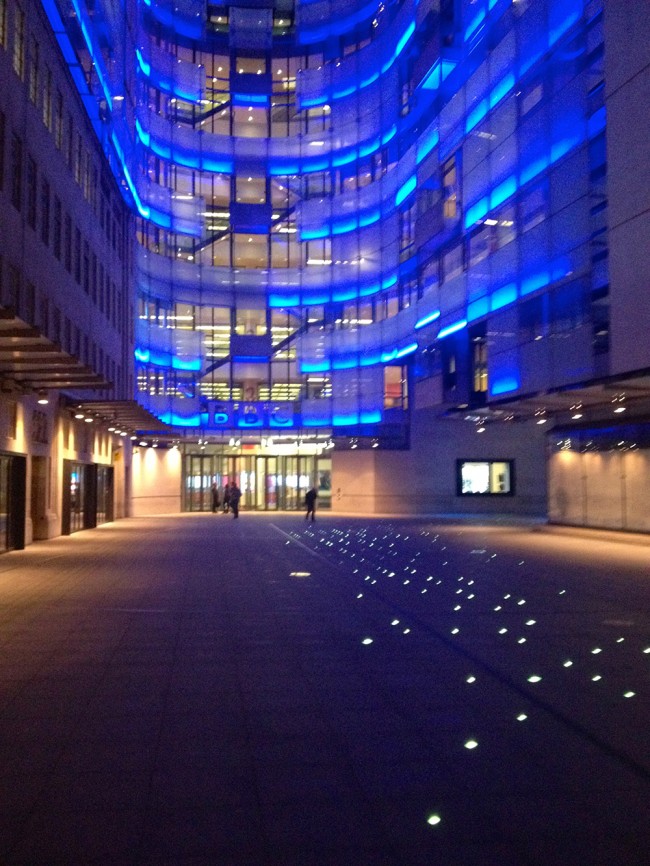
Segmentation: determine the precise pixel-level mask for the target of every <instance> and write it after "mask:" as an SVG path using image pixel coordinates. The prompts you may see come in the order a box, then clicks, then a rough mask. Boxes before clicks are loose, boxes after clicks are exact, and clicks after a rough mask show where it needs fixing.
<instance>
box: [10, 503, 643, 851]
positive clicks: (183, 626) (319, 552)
mask: <svg viewBox="0 0 650 866" xmlns="http://www.w3.org/2000/svg"><path fill="white" fill-rule="evenodd" d="M631 542H634V543H631ZM649 673H650V538H648V539H644V538H639V537H638V536H636V537H634V538H632V537H628V536H625V535H616V534H614V533H598V532H593V533H584V532H581V533H578V532H576V533H571V532H569V531H566V530H564V531H561V532H552V531H546V530H544V529H543V528H542V527H540V526H539V525H536V524H530V525H528V524H526V523H525V522H521V521H519V522H517V523H512V524H509V523H508V522H507V521H505V520H503V521H492V522H490V523H481V522H480V521H478V520H466V521H461V520H454V519H447V520H441V519H438V520H436V519H435V518H418V519H407V518H403V517H401V518H397V517H396V518H391V517H389V516H386V517H381V518H361V517H353V516H334V515H328V514H325V513H323V512H321V513H320V514H319V515H318V519H317V521H316V522H315V523H314V524H307V523H306V522H305V521H304V518H303V517H302V515H291V514H275V515H272V514H246V513H243V514H242V515H241V517H240V519H239V520H238V521H233V520H232V519H231V518H229V517H228V516H226V515H220V514H218V515H212V514H196V515H177V516H167V517H158V518H149V519H144V518H143V519H128V520H123V521H119V522H116V523H113V524H108V525H106V526H102V527H99V528H98V529H96V530H90V531H86V532H83V533H77V534H75V535H74V536H72V537H70V538H67V539H65V538H61V539H55V540H53V541H49V542H40V543H37V544H34V545H31V546H30V547H29V548H28V549H27V550H25V551H20V552H12V553H9V554H6V555H4V556H3V557H2V558H0V774H1V775H0V863H1V864H3V866H13V864H29V866H32V864H35V866H39V864H46V866H50V864H66V866H68V864H71V866H76V864H124V866H127V864H128V866H153V864H176V863H178V864H214V866H231V864H232V866H294V864H295V866H298V864H300V866H321V864H322V866H364V864H367V866H420V864H422V866H438V864H441V866H574V864H575V866H649V864H650V822H649V820H648V819H649V818H650V736H649V733H648V731H649V725H648V722H649V718H650V715H649V710H650V677H649Z"/></svg>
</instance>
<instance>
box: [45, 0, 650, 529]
mask: <svg viewBox="0 0 650 866" xmlns="http://www.w3.org/2000/svg"><path fill="white" fill-rule="evenodd" d="M615 5H616V4H613V3H611V2H607V0H534V2H533V0H402V2H393V0H383V2H378V0H374V2H370V3H364V2H363V0H358V2H353V3H350V2H343V0H249V2H243V0H242V2H241V3H236V2H229V3H219V2H214V3H211V2H208V3H206V2H205V0H175V2H172V0H162V2H156V0H125V2H121V3H118V2H112V0H96V2H92V3H90V2H85V0H43V4H42V6H43V10H44V12H45V14H46V16H47V19H48V21H49V26H50V27H51V30H52V32H53V33H54V34H55V35H56V38H57V40H58V44H59V47H60V51H61V54H62V56H63V58H64V59H65V62H66V63H67V65H68V69H69V73H70V75H71V76H72V79H73V80H74V82H75V85H76V87H77V89H78V92H79V94H80V96H81V98H82V100H83V103H84V105H85V107H86V109H87V112H88V116H89V119H90V122H91V123H92V125H93V126H94V130H95V133H96V136H97V138H98V140H99V141H100V142H101V145H102V148H103V151H104V154H105V158H106V160H107V164H108V165H109V166H110V169H111V170H112V173H113V176H114V178H115V180H116V182H117V184H118V186H119V189H120V190H121V193H122V195H123V198H124V202H125V203H126V205H127V206H128V208H129V209H130V211H131V213H132V215H133V216H132V224H133V231H132V237H133V242H134V248H133V263H132V264H133V267H132V298H131V300H132V309H133V311H134V357H133V363H134V391H135V393H134V397H135V399H136V400H137V403H138V404H139V405H140V406H141V407H143V409H146V410H147V411H148V412H150V413H151V415H152V416H154V417H155V418H157V419H158V420H159V422H161V423H162V424H163V425H166V426H167V433H166V436H162V435H161V439H164V438H166V439H167V440H168V441H174V437H177V440H178V441H180V442H181V443H182V447H183V448H184V449H185V453H186V454H189V453H190V451H191V450H192V448H191V446H190V445H189V444H188V443H196V444H197V447H198V446H201V445H203V448H204V450H205V447H206V445H207V446H208V448H212V450H213V451H214V453H215V454H222V453H223V454H226V453H227V449H228V448H231V449H232V448H233V447H234V448H239V447H240V445H241V443H244V444H246V443H248V445H249V447H250V448H252V449H254V448H262V445H264V446H265V447H267V451H266V452H264V453H267V454H270V453H271V452H270V451H268V442H269V441H275V442H281V441H283V439H284V441H285V442H293V443H294V444H295V443H298V442H299V441H301V440H302V441H303V442H305V443H306V442H308V441H312V442H313V443H316V445H318V447H319V448H320V450H317V453H319V454H323V453H326V452H327V449H328V448H330V449H331V455H330V459H331V460H332V461H333V466H330V468H329V470H328V471H329V472H330V473H332V474H330V475H329V481H330V482H331V495H332V504H333V507H334V505H335V501H336V496H335V492H336V491H337V494H336V495H338V501H339V507H341V508H343V507H345V506H346V505H347V506H348V507H350V506H352V502H353V500H356V501H357V502H358V501H359V496H361V497H362V502H363V503H365V506H364V507H365V508H366V510H369V511H382V510H387V511H388V510H395V509H397V510H402V511H404V510H409V509H411V510H416V511H427V510H428V511H435V510H440V509H443V510H449V511H459V510H461V511H462V510H467V509H469V508H471V509H472V510H476V509H477V508H478V509H488V510H490V509H494V510H497V509H503V508H504V505H503V501H504V499H503V497H500V496H492V494H501V493H505V494H507V495H508V496H510V497H511V498H510V500H509V501H510V504H511V507H512V508H513V509H514V510H518V511H522V512H527V513H545V511H546V509H547V504H548V509H549V511H550V513H551V515H552V516H554V517H555V518H556V519H558V520H565V521H566V522H584V521H583V520H581V519H578V518H577V517H576V516H575V515H574V516H573V518H572V517H571V515H570V514H568V512H567V511H566V508H564V510H562V509H563V507H564V506H562V507H560V505H558V504H557V502H559V499H557V496H558V490H557V489H556V484H561V485H562V484H563V482H561V481H558V479H559V478H560V477H561V475H562V472H563V471H564V470H563V469H561V465H563V464H561V462H558V461H557V460H556V459H555V458H554V457H553V456H551V458H550V460H549V461H547V460H546V453H547V451H548V449H549V446H551V450H552V451H554V452H555V451H557V452H571V451H575V452H576V453H578V452H580V453H582V452H581V449H580V448H577V449H574V448H573V446H572V445H571V444H570V442H571V430H573V429H578V428H580V429H584V428H583V425H584V424H586V423H587V415H586V409H585V407H587V406H590V407H591V408H590V411H591V415H590V416H589V418H588V420H589V423H590V424H592V425H595V426H593V429H594V431H596V432H595V433H594V436H592V437H591V439H590V440H589V441H597V440H598V434H597V429H599V428H600V426H602V425H603V424H604V423H605V422H606V421H607V420H608V418H609V414H610V413H611V408H612V405H615V406H616V407H617V408H620V407H621V406H622V405H623V404H625V405H624V408H625V409H626V410H628V409H630V410H631V409H633V404H632V402H631V400H630V395H631V394H636V396H637V397H639V398H643V399H646V398H647V396H648V395H647V394H646V391H645V380H644V379H643V374H644V371H645V370H646V369H650V353H649V352H648V351H646V350H645V348H644V349H643V350H639V349H638V348H637V347H636V346H637V343H638V342H639V341H638V340H636V339H634V340H633V341H632V343H633V346H634V348H633V350H631V349H630V345H629V343H630V341H629V339H628V336H627V335H629V333H630V331H629V328H628V323H629V321H630V320H631V319H635V317H636V313H637V308H638V301H639V298H640V297H641V294H642V285H641V284H643V283H644V280H637V282H638V283H639V285H638V286H635V285H633V282H634V281H633V280H630V279H629V273H628V272H627V271H626V268H625V266H624V265H623V266H620V265H621V262H623V260H628V258H629V253H630V251H631V249H633V248H634V249H636V250H637V251H638V250H639V249H642V250H644V252H647V237H648V232H647V231H646V229H645V228H644V229H643V231H642V232H641V230H640V229H639V231H638V232H637V234H636V236H635V237H636V239H634V238H633V237H632V235H625V234H624V233H622V232H617V233H614V222H615V221H619V222H620V224H621V225H622V224H623V223H626V222H627V223H628V224H631V223H630V220H631V221H632V222H633V223H634V225H636V226H639V225H640V224H639V223H637V219H638V218H639V215H640V214H641V213H643V210H644V208H643V202H644V201H645V200H646V196H647V189H646V186H644V184H641V185H640V187H639V188H638V192H639V204H638V207H637V206H633V207H632V211H631V212H630V213H629V214H627V215H625V213H624V210H625V206H623V205H622V206H621V207H619V204H620V202H621V201H622V200H623V198H624V197H623V196H622V195H618V193H617V192H616V191H617V190H622V189H623V188H624V187H625V186H626V184H627V185H628V186H629V185H630V178H631V177H632V176H635V173H636V172H637V170H638V166H639V164H640V161H641V154H640V149H639V148H640V144H639V142H628V144H629V145H630V147H626V146H623V144H622V142H624V141H625V136H624V135H623V134H622V132H621V130H623V129H627V128H629V120H630V118H631V117H632V116H633V115H634V114H635V112H634V107H633V100H632V99H631V98H630V97H631V95H632V91H631V90H629V89H627V88H628V87H629V86H630V82H631V81H632V80H633V79H635V78H638V80H639V81H646V80H647V78H646V76H647V69H648V49H647V47H646V46H647V41H646V42H644V41H643V33H644V28H646V27H647V25H646V24H645V23H644V20H643V16H642V14H641V11H639V10H638V9H637V11H636V12H630V14H632V15H633V16H634V19H635V20H636V19H637V18H639V17H640V18H641V20H640V21H637V24H638V48H639V50H638V51H636V53H635V52H633V51H630V52H628V54H629V56H628V58H627V59H626V60H622V59H621V52H620V49H621V47H622V46H623V45H624V44H626V42H625V40H627V41H628V43H629V39H630V33H629V28H628V29H627V30H626V28H625V22H624V20H623V18H624V13H623V11H622V10H621V8H620V5H616V8H614V6H615ZM623 5H626V4H623ZM640 5H643V4H640ZM628 11H629V10H628ZM627 47H628V48H629V44H627ZM626 64H627V66H626ZM609 71H611V82H612V86H611V87H610V86H609V81H610V79H609V78H608V76H609ZM622 96H624V97H625V99H623V100H622V102H624V103H625V110H622V109H621V108H620V106H621V104H622V103H621V100H620V99H619V97H622ZM608 97H611V99H612V100H613V103H612V104H613V105H614V108H615V111H614V115H613V117H614V119H613V121H612V122H611V123H610V116H609V107H608ZM617 100H618V101H617ZM636 119H637V121H638V122H639V123H640V124H641V126H640V127H639V129H641V128H642V126H643V121H641V120H639V118H638V117H637V118H636ZM639 137H640V136H639ZM612 148H613V150H612ZM612 154H613V155H614V161H613V162H612V160H611V156H612ZM626 154H627V156H626ZM619 157H620V159H619ZM626 159H627V160H628V164H625V161H626ZM635 160H636V162H635ZM612 165H615V171H614V172H612V170H611V166H612ZM612 190H614V196H613V198H614V200H615V202H616V207H617V208H618V210H616V212H615V216H614V217H613V216H612V210H611V208H610V199H611V198H612ZM614 241H615V249H614V250H613V248H612V244H613V243H614ZM639 244H640V246H639ZM612 251H614V253H615V261H616V263H617V265H616V267H617V268H618V270H617V271H616V273H615V274H614V275H612V273H610V271H611V262H612V256H611V255H610V254H611V253H612ZM644 261H645V255H644ZM646 270H647V265H645V264H644V265H643V268H642V272H643V273H644V274H645V273H646ZM637 273H638V270H637ZM640 315H641V318H642V320H644V319H645V317H646V313H645V310H644V311H643V313H642V314H640ZM641 342H642V341H641ZM626 401H627V402H626ZM649 405H650V404H649ZM644 407H645V404H644ZM642 411H645V408H642V407H641V404H639V413H642ZM627 417H628V418H629V417H630V416H629V415H628V416H627ZM618 420H620V419H618ZM544 423H546V424H547V426H546V427H544V426H543V425H544ZM551 428H554V429H555V430H556V431H558V432H557V434H556V435H552V436H550V437H549V438H548V440H547V438H546V437H547V433H548V430H549V429H551ZM589 429H591V428H589ZM146 432H151V431H146V430H142V429H141V430H140V431H139V434H138V435H143V436H144V434H145V433H146ZM586 435H587V434H586ZM574 438H575V437H574ZM578 438H580V437H578ZM587 439H589V435H587ZM149 441H150V439H147V438H146V437H145V439H144V440H143V445H142V447H143V448H144V447H145V445H146V443H147V442H149ZM575 441H578V440H577V439H576V440H575ZM581 441H582V440H581ZM625 441H626V442H627V441H628V440H627V439H626V440H625ZM567 442H569V445H567V444H566V443H567ZM296 447H297V445H296ZM626 447H627V446H626ZM635 447H637V446H636V444H635ZM228 453H230V452H228ZM232 453H233V454H234V453H235V452H234V451H233V452H232ZM238 453H240V452H238ZM256 453H262V452H261V451H260V452H256ZM327 453H329V452H327ZM219 459H221V458H219ZM224 459H225V458H224ZM562 459H564V458H562ZM580 459H582V458H580ZM465 464H467V467H469V468H467V471H466V470H465V468H464V467H465ZM474 464H476V465H474ZM479 464H480V465H479ZM225 465H226V464H223V463H222V462H217V463H214V464H211V466H212V468H211V469H210V471H209V472H208V474H209V475H210V476H214V477H217V476H218V480H221V479H222V477H225V476H227V475H228V474H229V472H228V470H227V469H225V468H224V466H225ZM228 465H231V464H228ZM187 466H189V464H187V465H186V467H185V469H184V474H183V478H184V479H185V478H186V476H187V473H189V475H190V476H192V472H193V470H189V469H188V468H187ZM242 466H243V464H241V465H240V464H236V467H237V468H236V469H235V470H234V472H235V473H240V472H242V471H244V470H243V469H242V468H241V467H242ZM433 467H435V471H434V470H433ZM472 467H474V468H472ZM583 468H584V467H583ZM245 471H246V473H248V472H249V469H246V470H245ZM312 471H313V470H311V469H310V471H309V474H312ZM465 471H466V474H463V473H464V472H465ZM474 471H475V472H476V473H478V474H477V475H476V477H474V476H473V475H472V473H473V472H474ZM582 471H583V470H577V469H576V472H578V475H580V472H582ZM250 472H251V473H253V474H254V471H253V470H252V469H250ZM515 473H516V476H517V484H516V485H515ZM549 473H550V482H549V486H548V488H547V475H548V474H549ZM558 473H559V474H558ZM195 474H196V477H198V476H199V475H201V476H202V477H203V476H205V475H206V472H205V469H201V470H197V473H195ZM230 474H231V475H232V474H233V470H232V469H230ZM479 476H480V479H479V480H477V478H479ZM251 478H252V475H251ZM359 479H363V481H361V480H359ZM481 479H482V480H481ZM486 479H487V480H486ZM184 483H185V482H184ZM201 483H203V482H201ZM247 483H248V482H247ZM265 483H266V482H264V481H260V482H259V484H261V485H264V484H265ZM251 484H252V480H251ZM361 484H363V485H364V487H363V490H362V489H361V488H360V487H359V485H361ZM400 485H403V486H405V487H406V488H407V492H405V491H403V490H402V491H401V492H399V493H397V494H396V493H395V490H396V486H397V488H399V487H400ZM190 486H191V485H190ZM558 489H559V488H558ZM251 491H252V492H251V496H252V497H253V498H251V500H250V503H249V504H250V505H251V506H254V505H255V503H256V502H258V500H257V499H256V498H255V496H254V495H253V494H254V490H253V488H252V487H251ZM468 493H469V494H475V493H479V494H488V495H487V496H486V497H481V496H479V497H476V496H473V497H470V498H471V505H469V504H468V503H467V502H466V499H467V497H466V496H465V494H468ZM565 493H566V491H565ZM561 498H562V497H560V499H561ZM267 504H268V503H267ZM183 505H184V506H185V505H187V500H185V499H184V500H183ZM258 505H259V502H258ZM261 507H265V506H264V505H263V504H262V505H261ZM569 510H570V509H569Z"/></svg>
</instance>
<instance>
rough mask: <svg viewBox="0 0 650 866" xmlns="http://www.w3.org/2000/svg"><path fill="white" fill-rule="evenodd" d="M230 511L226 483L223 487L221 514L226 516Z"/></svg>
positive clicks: (228, 491)
mask: <svg viewBox="0 0 650 866" xmlns="http://www.w3.org/2000/svg"><path fill="white" fill-rule="evenodd" d="M229 509H230V484H228V482H227V481H226V483H225V484H224V485H223V513H224V514H228V511H229Z"/></svg>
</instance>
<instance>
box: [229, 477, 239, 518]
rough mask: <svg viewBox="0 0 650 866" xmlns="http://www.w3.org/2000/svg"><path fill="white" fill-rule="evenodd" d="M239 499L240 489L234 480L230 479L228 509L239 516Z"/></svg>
mask: <svg viewBox="0 0 650 866" xmlns="http://www.w3.org/2000/svg"><path fill="white" fill-rule="evenodd" d="M240 499H241V490H240V489H239V487H238V486H237V482H236V481H231V483H230V510H231V511H232V513H233V514H234V515H235V517H239V500H240Z"/></svg>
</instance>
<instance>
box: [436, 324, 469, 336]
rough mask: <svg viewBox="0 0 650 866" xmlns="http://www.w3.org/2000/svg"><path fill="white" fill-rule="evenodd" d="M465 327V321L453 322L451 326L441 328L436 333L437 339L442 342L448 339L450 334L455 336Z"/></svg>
mask: <svg viewBox="0 0 650 866" xmlns="http://www.w3.org/2000/svg"><path fill="white" fill-rule="evenodd" d="M466 326H467V319H460V321H458V322H454V323H453V324H451V325H447V326H446V327H445V328H441V330H440V331H438V339H439V340H442V339H443V338H444V337H448V336H449V335H450V334H455V333H456V331H462V330H463V328H465V327H466Z"/></svg>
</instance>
